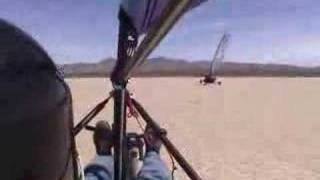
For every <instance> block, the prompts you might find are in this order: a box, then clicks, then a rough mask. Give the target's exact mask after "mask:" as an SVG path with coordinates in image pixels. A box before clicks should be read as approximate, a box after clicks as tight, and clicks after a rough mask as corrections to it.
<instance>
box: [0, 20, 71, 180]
mask: <svg viewBox="0 0 320 180" xmlns="http://www.w3.org/2000/svg"><path fill="white" fill-rule="evenodd" d="M0 82H1V88H0V142H1V148H0V160H1V163H0V164H1V165H0V172H1V178H2V179H12V180H14V179H48V180H50V179H54V180H56V179H72V177H73V174H74V169H75V168H74V167H75V162H74V161H73V159H74V154H75V148H74V147H75V142H74V139H73V135H72V127H73V115H72V99H71V94H70V90H69V88H68V86H67V85H66V83H65V82H64V80H63V78H62V76H61V75H60V74H59V73H58V71H57V67H56V66H55V64H54V63H53V61H52V60H51V58H50V57H49V56H48V54H47V53H46V52H45V51H44V50H43V49H42V48H41V47H40V46H39V45H38V44H37V43H36V42H35V41H34V40H33V39H32V38H31V37H30V36H28V35H27V34H26V33H24V32H23V31H22V30H20V29H18V28H17V27H15V26H13V25H12V24H10V23H8V22H6V21H4V20H1V19H0Z"/></svg>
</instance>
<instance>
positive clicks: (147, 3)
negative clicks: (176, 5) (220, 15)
mask: <svg viewBox="0 0 320 180" xmlns="http://www.w3.org/2000/svg"><path fill="white" fill-rule="evenodd" d="M171 1H172V0H171ZM205 1H207V0H191V5H190V6H189V8H188V9H192V8H194V7H197V6H198V5H200V4H201V3H202V2H205ZM169 2H170V0H122V2H121V7H122V8H123V10H124V11H125V12H126V13H127V15H128V16H129V17H130V19H131V21H132V23H133V25H134V27H135V29H136V31H137V33H138V34H144V33H146V32H147V31H148V30H149V29H150V27H152V26H153V25H154V24H155V23H156V22H157V20H158V19H159V17H160V16H161V14H162V12H163V10H164V9H165V8H166V6H167V5H168V3H169Z"/></svg>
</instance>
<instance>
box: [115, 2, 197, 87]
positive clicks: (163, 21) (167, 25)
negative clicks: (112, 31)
mask: <svg viewBox="0 0 320 180" xmlns="http://www.w3.org/2000/svg"><path fill="white" fill-rule="evenodd" d="M190 3H191V0H171V1H170V2H169V4H168V6H167V7H166V9H165V10H164V12H163V14H162V15H161V17H160V19H159V21H158V23H157V24H155V25H154V26H153V27H152V28H151V30H150V32H149V33H147V35H146V37H145V38H144V39H143V41H142V42H141V43H140V45H139V47H138V48H137V50H136V52H135V53H134V55H133V57H132V58H131V59H130V60H129V61H127V63H126V64H125V66H124V68H123V70H120V71H121V72H120V77H122V78H121V79H123V80H124V81H127V80H128V79H129V78H130V75H131V73H132V72H133V70H134V69H135V68H136V67H137V66H138V65H140V64H142V63H143V62H144V61H145V60H146V58H147V57H148V56H149V55H150V54H151V53H152V52H153V50H154V49H155V48H156V47H157V46H158V45H159V43H160V42H161V40H162V39H163V38H164V37H165V36H166V35H167V34H168V32H169V31H170V30H171V29H172V27H173V26H174V24H175V23H176V22H177V21H178V20H179V19H180V17H181V16H182V15H183V13H184V12H185V10H186V8H187V7H188V6H189V4H190Z"/></svg>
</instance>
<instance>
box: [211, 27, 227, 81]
mask: <svg viewBox="0 0 320 180" xmlns="http://www.w3.org/2000/svg"><path fill="white" fill-rule="evenodd" d="M229 40H230V34H228V33H224V34H223V36H222V38H221V40H220V42H219V44H218V47H217V49H216V51H215V54H214V57H213V60H212V61H211V64H210V69H209V76H212V75H214V74H216V71H217V69H218V68H219V67H220V65H221V62H222V60H223V59H224V57H225V56H224V55H225V50H226V48H227V46H228V43H229Z"/></svg>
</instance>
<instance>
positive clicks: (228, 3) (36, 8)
mask: <svg viewBox="0 0 320 180" xmlns="http://www.w3.org/2000/svg"><path fill="white" fill-rule="evenodd" d="M118 6H119V1H118V0H56V1H51V0H50V1H49V0H25V1H21V0H0V17H1V18H4V19H7V20H9V21H11V22H13V23H15V24H16V25H18V26H19V27H22V28H23V29H24V30H26V31H27V32H29V33H30V34H32V35H33V36H34V37H35V39H37V40H38V41H39V42H40V44H42V45H43V46H44V48H45V49H46V50H47V51H48V52H49V54H50V55H51V56H52V57H53V58H54V59H55V61H56V62H58V63H72V62H95V61H99V60H101V59H103V58H105V57H110V56H113V57H115V55H116V41H117V38H116V36H117V27H118V25H117V23H118V22H117V18H116V17H117V11H118ZM319 19H320V1H319V0H277V1H275V0H216V1H213V0H211V1H210V0H209V2H207V3H206V4H203V5H202V6H201V7H199V8H197V9H195V10H194V11H192V12H191V13H189V14H187V15H186V16H185V17H184V18H183V19H182V20H181V21H180V22H179V23H178V24H177V25H176V27H175V28H174V30H173V31H172V32H171V33H170V35H169V36H168V37H167V38H166V39H165V40H164V42H163V43H162V44H161V46H160V47H159V48H158V49H157V50H156V51H155V52H154V53H153V55H152V56H168V57H173V58H183V59H188V60H194V61H196V60H209V59H211V57H212V56H213V51H214V48H215V46H216V44H217V42H218V40H219V38H220V37H221V35H222V33H223V32H224V31H228V32H230V33H231V35H232V40H231V44H230V46H229V49H228V50H227V52H226V59H227V60H229V61H241V62H259V63H290V64H297V65H306V66H313V65H320V30H319V29H320V21H319Z"/></svg>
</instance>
